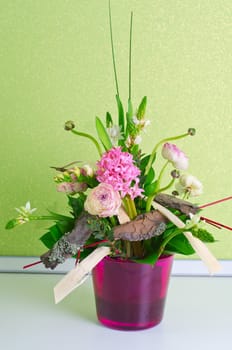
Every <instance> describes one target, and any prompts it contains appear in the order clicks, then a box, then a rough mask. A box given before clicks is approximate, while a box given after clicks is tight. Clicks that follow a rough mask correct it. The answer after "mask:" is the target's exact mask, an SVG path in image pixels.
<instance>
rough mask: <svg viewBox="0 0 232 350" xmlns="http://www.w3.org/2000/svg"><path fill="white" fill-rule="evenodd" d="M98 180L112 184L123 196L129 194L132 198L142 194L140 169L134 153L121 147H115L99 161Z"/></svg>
mask: <svg viewBox="0 0 232 350" xmlns="http://www.w3.org/2000/svg"><path fill="white" fill-rule="evenodd" d="M96 175H97V180H98V181H99V182H101V183H107V184H110V185H111V186H112V187H113V189H114V190H115V191H119V192H120V195H121V197H122V198H123V197H125V196H126V195H129V196H130V197H131V198H132V199H134V198H135V197H138V196H142V192H143V189H141V188H139V175H140V169H139V168H137V167H136V166H135V165H134V161H133V157H132V154H130V153H128V152H123V151H122V150H121V147H113V148H111V149H110V150H109V151H107V152H105V153H104V154H103V155H102V158H101V159H100V161H99V162H97V170H96Z"/></svg>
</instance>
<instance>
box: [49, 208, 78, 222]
mask: <svg viewBox="0 0 232 350" xmlns="http://www.w3.org/2000/svg"><path fill="white" fill-rule="evenodd" d="M48 212H49V213H50V214H52V216H53V217H54V220H61V221H72V220H73V218H71V217H70V216H66V215H61V214H57V213H54V212H53V211H51V210H48Z"/></svg>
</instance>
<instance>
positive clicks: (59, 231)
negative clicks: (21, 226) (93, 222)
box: [40, 220, 74, 249]
mask: <svg viewBox="0 0 232 350" xmlns="http://www.w3.org/2000/svg"><path fill="white" fill-rule="evenodd" d="M73 226H74V220H72V221H60V222H57V223H56V224H55V225H53V226H51V227H49V229H48V230H49V231H48V232H47V233H45V234H44V235H43V236H42V237H40V241H41V242H42V243H43V244H44V245H45V246H46V247H47V248H48V249H51V248H52V247H53V246H54V244H55V243H56V242H57V241H58V240H59V239H60V238H61V237H62V236H63V235H64V234H65V233H67V232H69V231H71V230H72V229H73Z"/></svg>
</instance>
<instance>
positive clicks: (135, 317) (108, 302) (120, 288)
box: [93, 255, 173, 330]
mask: <svg viewBox="0 0 232 350" xmlns="http://www.w3.org/2000/svg"><path fill="white" fill-rule="evenodd" d="M172 262H173V256H172V255H169V256H163V257H161V258H160V259H159V260H158V261H157V263H156V264H155V266H154V267H153V266H152V265H148V264H138V263H135V262H131V261H127V260H122V259H118V258H117V259H112V258H110V257H106V258H104V259H103V260H102V261H101V262H100V263H99V264H98V265H97V266H96V267H95V268H94V269H93V285H94V291H95V300H96V309H97V316H98V319H99V321H100V322H101V323H102V324H104V325H105V326H108V327H111V328H115V329H124V330H139V329H145V328H150V327H153V326H155V325H157V324H159V323H160V322H161V320H162V317H163V312H164V305H165V299H166V293H167V287H168V282H169V276H170V272H171V267H172Z"/></svg>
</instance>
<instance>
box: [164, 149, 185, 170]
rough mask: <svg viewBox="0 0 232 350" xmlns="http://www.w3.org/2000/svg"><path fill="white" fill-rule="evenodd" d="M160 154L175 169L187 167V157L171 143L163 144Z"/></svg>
mask: <svg viewBox="0 0 232 350" xmlns="http://www.w3.org/2000/svg"><path fill="white" fill-rule="evenodd" d="M162 156H163V157H164V158H165V159H167V160H169V161H170V162H171V163H172V164H173V166H174V167H175V168H176V169H179V170H186V169H187V168H188V157H187V156H186V154H185V153H184V152H182V151H181V150H180V149H179V148H178V147H177V146H176V145H174V144H172V143H165V144H164V145H163V148H162Z"/></svg>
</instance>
